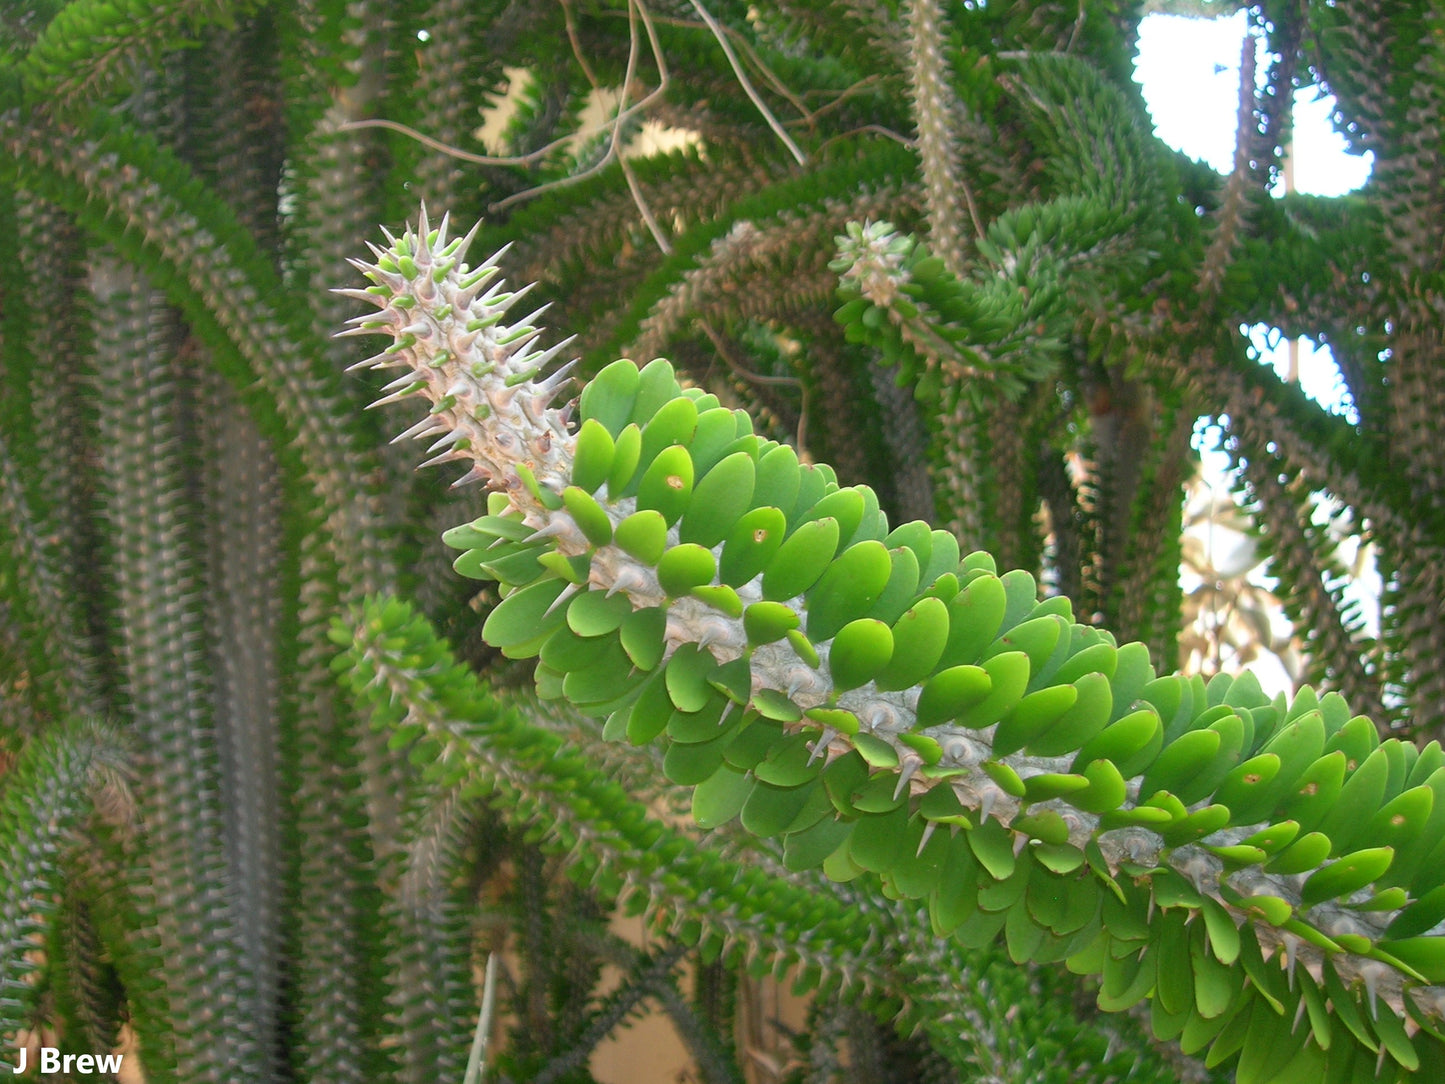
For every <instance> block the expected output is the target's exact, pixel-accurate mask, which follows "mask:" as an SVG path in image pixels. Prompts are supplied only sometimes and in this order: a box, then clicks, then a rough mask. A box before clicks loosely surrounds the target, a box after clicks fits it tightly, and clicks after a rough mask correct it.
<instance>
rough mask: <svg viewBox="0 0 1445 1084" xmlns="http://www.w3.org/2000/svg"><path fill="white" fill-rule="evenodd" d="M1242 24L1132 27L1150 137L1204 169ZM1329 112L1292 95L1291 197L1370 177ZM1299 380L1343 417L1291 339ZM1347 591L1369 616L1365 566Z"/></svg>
mask: <svg viewBox="0 0 1445 1084" xmlns="http://www.w3.org/2000/svg"><path fill="white" fill-rule="evenodd" d="M1247 28H1248V24H1247V20H1246V18H1245V14H1244V12H1238V13H1236V14H1235V15H1233V16H1231V17H1229V18H1222V19H1214V20H1209V19H1191V18H1185V17H1182V16H1175V15H1150V16H1148V17H1146V18H1145V19H1144V20H1143V22H1142V23H1141V24H1140V27H1139V55H1138V58H1137V61H1136V64H1135V79H1136V81H1137V82H1139V83H1140V84H1141V85H1142V87H1143V91H1144V99H1145V101H1146V102H1147V103H1148V105H1149V110H1150V113H1151V114H1152V115H1153V119H1154V130H1155V132H1156V133H1157V134H1158V136H1159V138H1160V139H1162V140H1164V142H1166V143H1168V144H1169V145H1170V146H1172V147H1174V148H1175V149H1177V150H1180V151H1182V152H1184V153H1185V154H1187V155H1189V156H1190V157H1192V158H1196V159H1199V160H1201V161H1204V162H1207V163H1209V165H1211V166H1212V167H1214V169H1216V170H1218V171H1219V172H1221V173H1227V172H1228V171H1229V170H1230V169H1231V168H1233V162H1234V128H1235V121H1236V118H1237V116H1238V109H1239V58H1240V51H1241V48H1242V45H1243V40H1244V36H1245V34H1246V32H1247ZM1256 56H1257V58H1258V59H1257V63H1256V73H1257V75H1256V77H1257V79H1258V81H1259V82H1260V83H1263V80H1264V74H1265V70H1264V65H1265V57H1264V53H1263V43H1262V42H1259V43H1257V53H1256ZM1333 109H1334V100H1333V99H1332V98H1329V97H1325V96H1322V95H1320V94H1319V93H1318V92H1317V91H1315V90H1314V89H1307V90H1303V91H1299V92H1297V93H1296V94H1295V100H1294V146H1293V147H1292V148H1291V151H1292V154H1293V159H1294V161H1293V165H1294V184H1295V189H1296V190H1297V191H1299V192H1303V193H1309V194H1313V195H1322V196H1333V195H1341V194H1343V193H1345V192H1348V191H1350V190H1351V189H1354V188H1358V187H1359V186H1360V185H1363V184H1364V183H1365V182H1366V181H1367V180H1368V179H1369V176H1370V168H1371V165H1372V164H1373V159H1372V157H1371V156H1369V155H1365V156H1364V157H1359V156H1355V155H1350V154H1348V153H1346V151H1345V143H1344V140H1343V139H1342V138H1341V137H1340V136H1339V135H1338V134H1337V133H1336V132H1335V130H1334V127H1333V126H1332V124H1331V123H1330V113H1331V112H1332V111H1333ZM1246 333H1247V335H1248V337H1249V340H1250V342H1251V344H1252V345H1253V346H1254V348H1255V349H1256V350H1257V351H1258V353H1259V358H1260V363H1261V364H1271V365H1273V366H1274V368H1275V369H1276V371H1277V372H1279V373H1280V374H1281V375H1283V374H1284V372H1285V371H1286V370H1287V366H1288V343H1287V342H1286V341H1284V340H1283V339H1282V338H1281V336H1280V335H1279V333H1278V332H1277V331H1274V330H1272V329H1270V328H1268V327H1265V326H1263V325H1259V326H1256V327H1253V328H1250V329H1247V332H1246ZM1299 376H1300V386H1301V387H1302V388H1303V389H1304V391H1305V392H1306V394H1308V395H1309V396H1310V397H1311V398H1313V399H1315V400H1316V401H1317V402H1319V403H1320V404H1321V405H1322V406H1324V407H1325V408H1326V409H1327V410H1332V411H1337V412H1341V413H1349V412H1350V411H1352V409H1353V408H1352V407H1351V405H1350V404H1349V403H1348V402H1347V401H1346V398H1345V395H1344V386H1343V384H1342V382H1341V380H1340V375H1339V370H1338V368H1337V367H1336V366H1335V363H1334V359H1333V358H1332V357H1331V356H1330V353H1329V351H1328V350H1327V349H1324V348H1321V347H1318V346H1317V345H1316V344H1315V343H1313V342H1311V341H1310V340H1309V339H1302V340H1300V349H1299ZM1216 432H1217V431H1216ZM1207 443H1208V442H1207V441H1206V445H1207ZM1203 460H1204V472H1205V477H1206V479H1208V480H1209V483H1210V484H1211V486H1218V487H1220V488H1223V489H1230V488H1233V486H1234V480H1233V479H1232V478H1231V477H1230V472H1229V470H1228V457H1227V456H1226V455H1225V454H1224V453H1223V452H1222V451H1215V452H1212V453H1211V452H1209V451H1205V452H1204V454H1203ZM1251 579H1252V580H1255V581H1256V582H1263V583H1264V584H1265V585H1266V586H1269V585H1272V580H1271V578H1270V577H1268V576H1260V575H1259V574H1258V572H1256V574H1255V575H1254V576H1252V577H1251ZM1353 590H1354V591H1355V592H1358V593H1359V594H1360V595H1361V596H1363V597H1364V598H1365V599H1368V600H1369V601H1367V602H1366V604H1365V611H1366V613H1367V614H1368V613H1369V612H1370V609H1371V606H1372V603H1374V601H1375V600H1376V599H1377V598H1378V592H1379V585H1378V583H1377V582H1376V578H1375V576H1374V573H1373V569H1372V568H1371V569H1370V570H1369V571H1367V572H1366V574H1365V576H1364V577H1363V582H1359V583H1356V584H1355V585H1354V586H1353ZM1281 620H1282V615H1281ZM1286 626H1287V622H1286ZM1252 669H1254V670H1255V672H1256V674H1257V676H1258V677H1259V678H1260V680H1261V681H1262V682H1263V683H1264V685H1265V687H1266V688H1267V689H1269V690H1270V691H1271V692H1273V691H1275V690H1277V689H1284V688H1288V686H1289V681H1288V677H1287V675H1286V674H1285V672H1284V669H1283V667H1281V666H1280V665H1279V664H1278V661H1277V660H1275V659H1273V658H1272V657H1270V656H1268V655H1265V656H1262V657H1261V658H1260V659H1258V660H1257V662H1256V663H1255V665H1254V666H1253V667H1252Z"/></svg>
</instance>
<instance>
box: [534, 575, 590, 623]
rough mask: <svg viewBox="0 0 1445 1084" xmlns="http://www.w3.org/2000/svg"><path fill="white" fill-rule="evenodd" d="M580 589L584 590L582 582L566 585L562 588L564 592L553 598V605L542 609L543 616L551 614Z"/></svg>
mask: <svg viewBox="0 0 1445 1084" xmlns="http://www.w3.org/2000/svg"><path fill="white" fill-rule="evenodd" d="M580 590H582V587H581V585H580V584H575V583H569V584H568V585H567V586H566V587H564V588H562V593H561V594H560V595H558V596H557V597H556V598H554V599H553V600H552V605H550V606H548V607H547V608H546V609H545V610H543V611H542V616H543V617H548V616H550V615H551V613H552V611H553V610H555V609H556V608H557V607H558V606H560V605H562V603H564V602H566V601H567V600H568V599H570V598H571V597H572V596H573V595H575V594H576V593H577V592H578V591H580Z"/></svg>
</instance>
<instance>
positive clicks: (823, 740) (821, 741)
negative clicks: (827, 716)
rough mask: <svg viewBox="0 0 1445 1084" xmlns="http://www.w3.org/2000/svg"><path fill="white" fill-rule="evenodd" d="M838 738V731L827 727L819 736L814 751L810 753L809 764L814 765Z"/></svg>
mask: <svg viewBox="0 0 1445 1084" xmlns="http://www.w3.org/2000/svg"><path fill="white" fill-rule="evenodd" d="M837 736H838V732H837V731H836V730H834V729H833V728H832V727H831V726H825V727H824V728H823V732H822V733H821V734H819V735H818V740H817V741H815V742H814V743H813V748H812V750H811V751H810V752H809V753H808V763H809V764H812V763H813V761H815V760H817V759H818V758H819V757H820V756H822V755H823V754H824V753H826V752H827V751H828V746H829V745H831V744H832V743H833V739H834V738H836V737H837Z"/></svg>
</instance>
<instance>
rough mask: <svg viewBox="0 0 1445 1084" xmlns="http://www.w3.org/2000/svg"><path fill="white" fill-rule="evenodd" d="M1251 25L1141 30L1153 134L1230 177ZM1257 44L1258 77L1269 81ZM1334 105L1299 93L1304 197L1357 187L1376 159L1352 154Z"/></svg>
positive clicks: (1297, 135) (1297, 162)
mask: <svg viewBox="0 0 1445 1084" xmlns="http://www.w3.org/2000/svg"><path fill="white" fill-rule="evenodd" d="M1247 30H1248V24H1247V21H1246V19H1245V14H1244V12H1242V11H1241V12H1236V13H1235V14H1234V15H1232V16H1230V17H1229V18H1224V19H1190V18H1185V17H1184V16H1180V15H1149V16H1147V17H1146V18H1145V19H1144V20H1143V22H1142V23H1140V25H1139V56H1138V60H1137V62H1136V64H1135V80H1136V81H1137V82H1138V83H1140V84H1142V85H1143V88H1144V98H1145V100H1146V101H1147V102H1148V103H1149V110H1150V112H1151V113H1152V114H1153V115H1154V130H1155V132H1157V133H1158V135H1159V138H1160V139H1162V140H1164V142H1166V143H1168V144H1169V145H1170V146H1171V147H1175V148H1177V149H1178V150H1181V151H1183V152H1184V153H1185V154H1187V155H1189V156H1190V157H1192V158H1198V159H1200V160H1202V161H1205V162H1208V163H1209V164H1210V165H1211V166H1213V167H1214V168H1215V169H1217V170H1219V171H1220V172H1221V173H1227V172H1228V171H1229V170H1230V168H1231V166H1232V165H1233V162H1234V122H1235V117H1236V115H1237V112H1238V108H1239V55H1240V48H1241V46H1242V44H1243V41H1244V35H1245V34H1246V32H1247ZM1263 49H1264V44H1263V42H1262V41H1260V42H1258V43H1257V54H1256V55H1257V56H1258V61H1257V63H1256V78H1257V80H1258V81H1259V82H1260V83H1261V84H1262V83H1263V81H1264V76H1265V65H1264V59H1265V58H1264V53H1263ZM1333 108H1334V100H1333V99H1332V98H1323V99H1321V98H1320V97H1319V96H1318V95H1317V94H1316V92H1315V91H1314V90H1302V91H1299V92H1297V93H1296V94H1295V130H1294V168H1295V184H1296V187H1297V188H1298V190H1299V191H1301V192H1308V193H1312V194H1314V195H1321V196H1335V195H1340V194H1341V193H1343V192H1348V191H1349V190H1350V189H1352V188H1358V187H1359V186H1360V185H1362V184H1364V183H1365V180H1366V179H1367V178H1368V177H1369V175H1370V165H1371V162H1372V159H1371V157H1370V156H1369V155H1366V156H1364V157H1363V158H1361V157H1357V156H1354V155H1350V154H1346V153H1345V143H1344V140H1343V139H1341V138H1340V136H1339V135H1338V134H1337V133H1336V132H1335V130H1334V128H1333V127H1332V126H1331V124H1330V120H1329V117H1330V112H1331V110H1332V109H1333Z"/></svg>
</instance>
